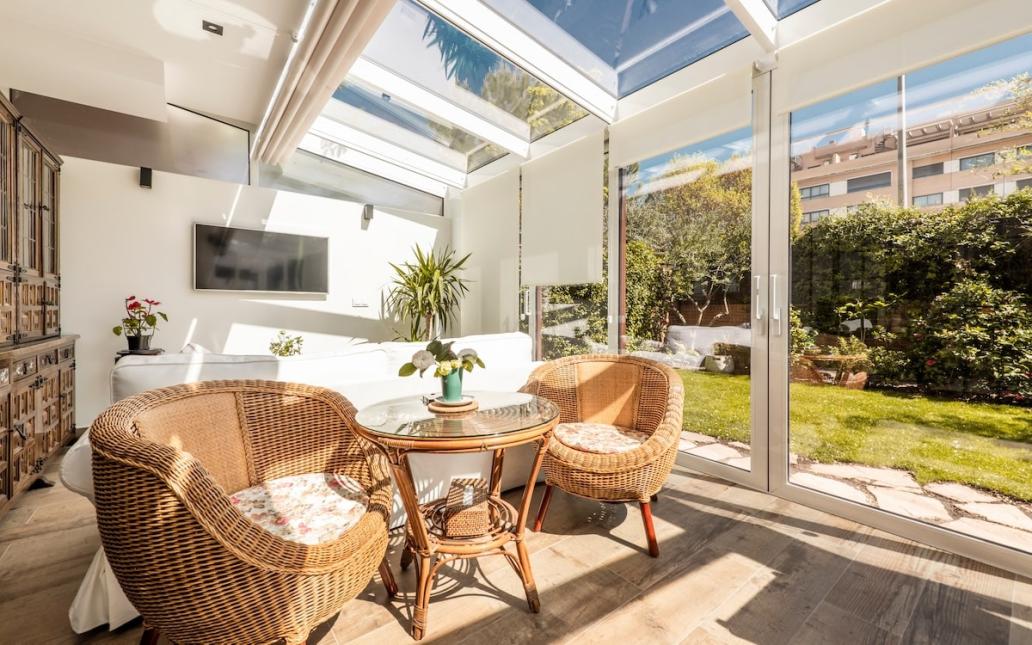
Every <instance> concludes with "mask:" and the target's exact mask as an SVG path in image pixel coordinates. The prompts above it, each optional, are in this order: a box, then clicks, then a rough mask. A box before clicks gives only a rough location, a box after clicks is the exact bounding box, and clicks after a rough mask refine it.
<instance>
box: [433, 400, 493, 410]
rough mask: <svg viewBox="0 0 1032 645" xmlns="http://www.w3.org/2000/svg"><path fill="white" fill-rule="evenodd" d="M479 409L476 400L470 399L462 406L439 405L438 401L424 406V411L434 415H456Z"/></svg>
mask: <svg viewBox="0 0 1032 645" xmlns="http://www.w3.org/2000/svg"><path fill="white" fill-rule="evenodd" d="M479 407H480V405H479V404H478V403H477V400H476V399H471V400H470V401H469V402H468V403H463V404H462V405H455V404H454V403H452V404H444V403H439V402H438V401H430V403H427V404H426V409H427V410H430V411H431V412H434V413H436V414H458V413H460V412H472V411H473V410H476V409H477V408H479Z"/></svg>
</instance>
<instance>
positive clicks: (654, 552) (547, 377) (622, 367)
mask: <svg viewBox="0 0 1032 645" xmlns="http://www.w3.org/2000/svg"><path fill="white" fill-rule="evenodd" d="M524 391H527V392H531V393H534V394H537V395H539V396H543V397H545V398H547V399H550V400H551V401H553V402H554V403H556V404H557V405H558V406H559V409H560V411H561V414H560V418H559V425H558V426H557V427H556V429H555V431H554V436H553V439H552V441H551V442H550V443H549V446H548V454H547V455H546V456H545V460H544V464H543V469H544V471H545V477H546V480H545V493H544V497H543V498H542V500H541V507H540V508H539V510H538V515H537V520H536V521H535V523H534V530H535V531H540V530H541V524H542V522H543V521H544V519H545V515H546V513H547V512H548V504H549V502H550V501H551V498H552V492H553V488H560V489H562V490H563V491H565V492H567V493H571V494H573V495H579V496H580V497H586V498H588V499H594V500H599V501H604V502H638V503H639V504H640V505H641V512H642V518H643V521H644V524H645V533H646V536H647V538H648V544H649V555H651V556H652V557H657V556H658V555H659V544H658V543H657V541H656V533H655V529H654V528H653V524H652V506H651V502H652V501H653V499H654V496H655V495H656V494H657V493H658V492H659V490H660V488H662V487H663V483H664V482H665V481H666V479H667V477H668V476H669V475H670V471H671V469H672V468H673V465H674V459H675V458H676V457H677V447H678V441H679V439H680V435H681V425H682V423H683V409H684V387H683V385H682V383H681V379H680V378H679V377H678V375H677V373H676V372H674V371H673V370H672V369H670V368H669V367H667V366H666V365H662V364H660V363H656V362H654V361H650V360H647V359H644V358H638V357H635V356H617V355H584V356H570V357H568V358H561V359H559V360H555V361H550V362H548V363H545V364H544V365H542V366H540V367H539V368H537V369H536V370H535V371H534V372H533V373H532V374H531V376H530V380H529V381H528V382H527V384H526V385H525V386H524ZM596 431H601V432H602V433H603V434H607V435H608V436H609V438H610V439H612V438H614V437H615V439H616V441H609V442H608V443H605V442H603V443H601V444H596V445H592V444H591V443H590V437H591V436H592V433H595V432H596ZM581 432H584V433H587V434H586V436H587V437H588V438H589V441H588V443H587V445H586V447H585V445H584V444H583V443H582V442H578V441H574V440H573V439H576V438H578V436H580V435H579V434H578V433H581Z"/></svg>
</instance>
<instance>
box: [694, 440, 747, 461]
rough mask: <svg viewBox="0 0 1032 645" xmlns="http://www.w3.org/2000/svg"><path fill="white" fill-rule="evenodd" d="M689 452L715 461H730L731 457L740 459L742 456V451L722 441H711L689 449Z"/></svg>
mask: <svg viewBox="0 0 1032 645" xmlns="http://www.w3.org/2000/svg"><path fill="white" fill-rule="evenodd" d="M688 454H690V455H695V456H697V457H703V458H705V459H712V460H714V461H730V460H731V459H739V458H741V456H742V454H741V453H740V452H738V451H737V450H735V449H734V448H732V447H731V446H725V445H724V444H722V443H711V444H709V445H705V446H698V447H696V448H692V449H691V450H689V451H688Z"/></svg>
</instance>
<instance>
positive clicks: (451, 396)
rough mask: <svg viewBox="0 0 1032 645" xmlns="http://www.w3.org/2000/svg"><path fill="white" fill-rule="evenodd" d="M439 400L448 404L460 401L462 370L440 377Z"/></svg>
mask: <svg viewBox="0 0 1032 645" xmlns="http://www.w3.org/2000/svg"><path fill="white" fill-rule="evenodd" d="M441 398H442V399H443V400H445V401H447V402H449V403H454V402H457V401H461V400H462V370H461V369H457V370H452V371H451V373H450V374H448V376H442V377H441Z"/></svg>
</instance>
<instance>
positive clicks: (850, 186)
mask: <svg viewBox="0 0 1032 645" xmlns="http://www.w3.org/2000/svg"><path fill="white" fill-rule="evenodd" d="M891 185H892V173H891V172H880V173H878V174H877V175H867V176H866V177H854V178H853V179H850V180H849V181H847V182H846V192H849V193H858V192H860V191H864V190H873V189H875V188H884V187H885V186H891Z"/></svg>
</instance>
